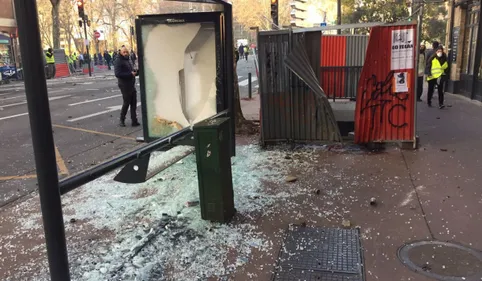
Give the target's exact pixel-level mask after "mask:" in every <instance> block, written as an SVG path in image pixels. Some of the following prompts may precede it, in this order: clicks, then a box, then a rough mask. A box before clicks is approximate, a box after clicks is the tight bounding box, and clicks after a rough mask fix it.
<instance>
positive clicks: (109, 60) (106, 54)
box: [104, 51, 112, 70]
mask: <svg viewBox="0 0 482 281" xmlns="http://www.w3.org/2000/svg"><path fill="white" fill-rule="evenodd" d="M104 60H105V63H106V64H107V68H108V69H109V70H111V68H110V63H111V61H112V57H111V56H110V54H109V53H108V52H107V51H104Z"/></svg>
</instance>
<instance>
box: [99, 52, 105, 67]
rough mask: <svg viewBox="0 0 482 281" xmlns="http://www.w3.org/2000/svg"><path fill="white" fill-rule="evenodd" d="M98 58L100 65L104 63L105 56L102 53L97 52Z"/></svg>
mask: <svg viewBox="0 0 482 281" xmlns="http://www.w3.org/2000/svg"><path fill="white" fill-rule="evenodd" d="M97 58H98V59H97V60H98V61H99V65H104V61H103V60H104V57H103V56H102V54H101V53H97Z"/></svg>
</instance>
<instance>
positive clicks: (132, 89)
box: [114, 47, 140, 127]
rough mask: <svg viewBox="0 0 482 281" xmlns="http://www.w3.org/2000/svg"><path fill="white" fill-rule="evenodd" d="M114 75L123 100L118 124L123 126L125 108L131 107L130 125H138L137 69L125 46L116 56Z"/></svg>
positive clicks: (125, 113)
mask: <svg viewBox="0 0 482 281" xmlns="http://www.w3.org/2000/svg"><path fill="white" fill-rule="evenodd" d="M114 72H115V77H117V81H118V86H119V89H120V90H121V93H122V98H123V100H124V102H123V104H122V109H121V115H120V123H119V126H121V127H125V126H126V124H125V120H126V115H127V110H128V109H129V107H130V108H131V120H132V126H133V127H136V126H139V125H140V124H139V122H138V121H137V113H136V107H137V91H136V76H137V75H138V72H137V70H135V69H134V66H133V65H132V62H131V60H130V57H129V51H128V50H127V48H126V47H123V48H122V49H121V51H120V54H119V56H118V58H117V59H116V61H115V65H114Z"/></svg>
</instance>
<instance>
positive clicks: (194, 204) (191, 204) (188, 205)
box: [186, 201, 199, 207]
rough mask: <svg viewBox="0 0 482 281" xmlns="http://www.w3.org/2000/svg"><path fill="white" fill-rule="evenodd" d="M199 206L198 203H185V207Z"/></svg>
mask: <svg viewBox="0 0 482 281" xmlns="http://www.w3.org/2000/svg"><path fill="white" fill-rule="evenodd" d="M197 205H199V201H188V202H186V207H194V206H197Z"/></svg>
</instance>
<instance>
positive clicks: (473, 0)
mask: <svg viewBox="0 0 482 281" xmlns="http://www.w3.org/2000/svg"><path fill="white" fill-rule="evenodd" d="M481 2H482V0H451V5H450V11H451V12H450V20H449V22H448V32H447V37H448V38H447V42H449V48H450V52H449V57H450V62H451V68H450V81H449V83H448V87H447V91H448V92H451V93H456V94H461V95H464V96H466V97H468V98H470V99H475V100H479V101H482V21H481V20H480V17H481V12H480V11H481Z"/></svg>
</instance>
